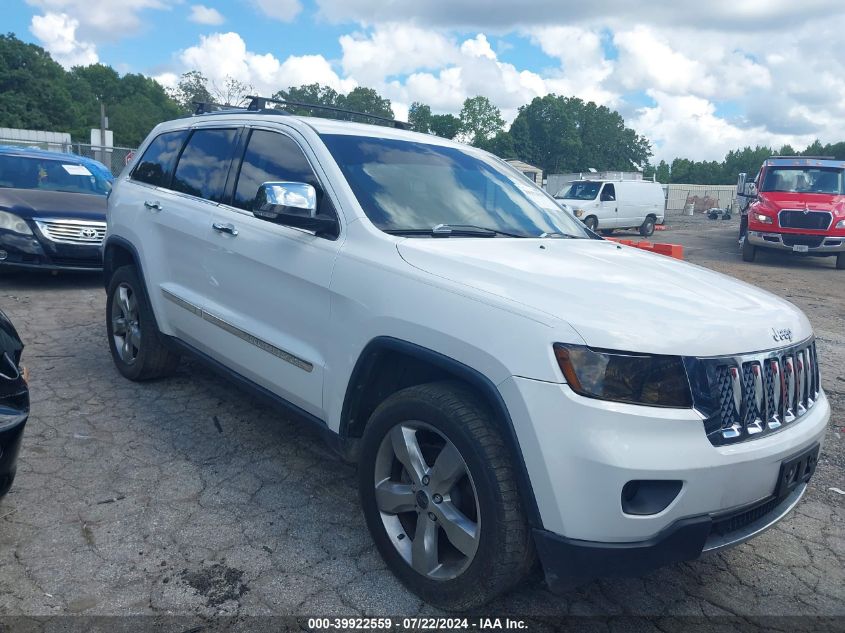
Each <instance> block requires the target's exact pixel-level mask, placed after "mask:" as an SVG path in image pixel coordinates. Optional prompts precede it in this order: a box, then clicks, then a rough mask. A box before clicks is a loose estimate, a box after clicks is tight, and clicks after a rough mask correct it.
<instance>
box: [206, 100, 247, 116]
mask: <svg viewBox="0 0 845 633" xmlns="http://www.w3.org/2000/svg"><path fill="white" fill-rule="evenodd" d="M194 106H195V107H194V114H211V113H212V112H224V111H226V110H234V111H236V112H238V111H243V110H244V108H240V107H238V106H233V105H224V104H222V103H212V102H211V101H194Z"/></svg>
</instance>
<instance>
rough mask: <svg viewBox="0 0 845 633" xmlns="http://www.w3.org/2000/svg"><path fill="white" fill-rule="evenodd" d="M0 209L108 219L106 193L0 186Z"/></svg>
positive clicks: (37, 215) (24, 215)
mask: <svg viewBox="0 0 845 633" xmlns="http://www.w3.org/2000/svg"><path fill="white" fill-rule="evenodd" d="M0 209H5V210H6V211H11V212H12V213H14V214H15V215H17V216H19V217H22V218H27V219H31V218H77V219H83V220H100V221H103V222H105V220H106V196H101V195H97V194H88V193H65V192H61V191H41V190H39V189H0Z"/></svg>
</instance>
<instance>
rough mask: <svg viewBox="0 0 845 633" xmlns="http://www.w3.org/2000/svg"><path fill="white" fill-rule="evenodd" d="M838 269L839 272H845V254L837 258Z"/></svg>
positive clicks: (840, 254)
mask: <svg viewBox="0 0 845 633" xmlns="http://www.w3.org/2000/svg"><path fill="white" fill-rule="evenodd" d="M836 268H837V270H845V253H839V255H837V256H836Z"/></svg>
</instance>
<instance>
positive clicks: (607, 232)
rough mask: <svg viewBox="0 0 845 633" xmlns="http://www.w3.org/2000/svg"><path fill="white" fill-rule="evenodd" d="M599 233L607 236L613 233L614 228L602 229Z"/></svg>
mask: <svg viewBox="0 0 845 633" xmlns="http://www.w3.org/2000/svg"><path fill="white" fill-rule="evenodd" d="M599 233H601V234H602V235H605V236H608V235H613V229H602V230H601V231H599Z"/></svg>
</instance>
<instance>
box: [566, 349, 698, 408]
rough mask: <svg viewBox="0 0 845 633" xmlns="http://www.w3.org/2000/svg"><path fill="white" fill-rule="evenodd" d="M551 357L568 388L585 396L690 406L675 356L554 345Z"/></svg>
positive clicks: (685, 381) (680, 365)
mask: <svg viewBox="0 0 845 633" xmlns="http://www.w3.org/2000/svg"><path fill="white" fill-rule="evenodd" d="M554 350H555V357H556V358H557V362H558V365H560V369H561V371H562V372H563V375H564V377H565V378H566V382H567V383H568V384H569V386H570V387H571V388H572V390H573V391H574V392H575V393H577V394H579V395H582V396H586V397H588V398H598V399H599V400H612V401H614V402H627V403H630V404H642V405H647V406H652V407H674V408H683V409H688V408H690V407H692V394H691V392H690V386H689V380H688V379H687V373H686V370H685V369H684V363H683V361H682V360H681V358H680V357H679V356H657V355H651V354H636V353H628V352H609V351H604V350H594V349H590V348H589V347H585V346H582V345H564V344H561V343H558V344H556V345H555V346H554Z"/></svg>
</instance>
